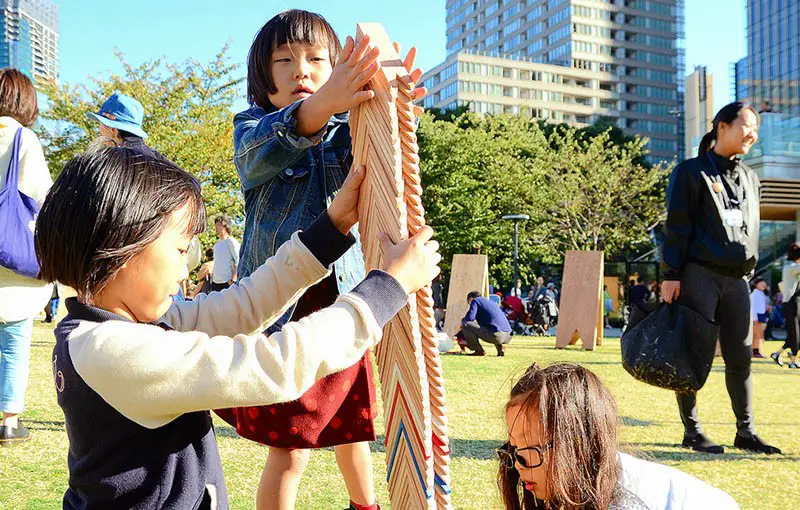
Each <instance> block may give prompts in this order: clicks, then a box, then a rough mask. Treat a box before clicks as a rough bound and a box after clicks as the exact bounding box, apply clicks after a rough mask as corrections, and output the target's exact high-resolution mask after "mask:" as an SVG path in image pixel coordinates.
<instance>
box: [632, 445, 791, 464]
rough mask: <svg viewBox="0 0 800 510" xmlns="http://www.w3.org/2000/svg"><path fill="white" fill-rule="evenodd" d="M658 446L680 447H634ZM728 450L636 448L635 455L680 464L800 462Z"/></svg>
mask: <svg viewBox="0 0 800 510" xmlns="http://www.w3.org/2000/svg"><path fill="white" fill-rule="evenodd" d="M647 445H652V446H657V447H667V448H675V447H677V446H678V445H676V444H663V443H639V444H636V445H634V446H637V447H641V446H647ZM725 446H726V448H729V450H728V451H726V452H725V453H724V454H722V455H710V454H707V453H697V452H692V451H688V450H687V451H681V452H676V451H663V450H652V449H646V448H635V449H634V453H635V455H636V457H639V458H641V459H644V460H653V461H656V462H660V461H665V460H672V461H680V462H731V461H740V460H762V461H769V462H797V461H798V460H800V457H798V456H797V455H761V454H757V453H747V452H743V451H741V450H734V451H731V450H730V448H731V447H730V446H727V445H725Z"/></svg>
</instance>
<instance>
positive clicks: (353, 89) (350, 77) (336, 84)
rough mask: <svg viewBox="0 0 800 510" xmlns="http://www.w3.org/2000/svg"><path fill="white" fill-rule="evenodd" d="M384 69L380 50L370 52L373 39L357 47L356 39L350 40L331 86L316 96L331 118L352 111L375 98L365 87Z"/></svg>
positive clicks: (341, 56) (365, 37)
mask: <svg viewBox="0 0 800 510" xmlns="http://www.w3.org/2000/svg"><path fill="white" fill-rule="evenodd" d="M379 68H380V64H378V48H370V46H369V36H368V35H365V36H364V38H363V39H362V40H361V42H360V43H358V46H355V42H354V41H353V38H352V37H350V36H347V42H346V43H345V45H344V48H342V53H341V55H339V62H338V63H337V64H336V66H335V67H334V68H333V71H332V72H331V76H330V78H328V81H327V83H325V85H323V86H322V87H320V89H319V90H318V91H317V93H316V94H315V95H318V96H320V100H324V103H323V104H325V105H326V106H327V108H328V109H329V110H330V113H331V115H334V114H337V113H342V112H346V111H348V110H350V109H351V108H353V107H354V106H356V105H359V104H361V103H363V102H364V101H367V100H369V99H372V98H373V97H374V96H375V93H374V92H373V91H371V90H364V86H366V84H367V83H369V81H370V80H371V79H372V78H373V77H374V76H375V74H376V73H377V72H378V69H379Z"/></svg>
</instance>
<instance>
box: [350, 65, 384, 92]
mask: <svg viewBox="0 0 800 510" xmlns="http://www.w3.org/2000/svg"><path fill="white" fill-rule="evenodd" d="M380 68H381V66H380V64H378V63H377V62H373V63H372V64H371V65H370V66H369V67H367V68H366V69H364V70H363V71H361V72H360V73H359V74H358V76H356V80H355V82H356V85H357V86H358V87H359V88H361V87H363V86H364V85H366V84H367V83H369V81H370V80H371V79H372V78H374V77H375V75H376V74H378V69H380Z"/></svg>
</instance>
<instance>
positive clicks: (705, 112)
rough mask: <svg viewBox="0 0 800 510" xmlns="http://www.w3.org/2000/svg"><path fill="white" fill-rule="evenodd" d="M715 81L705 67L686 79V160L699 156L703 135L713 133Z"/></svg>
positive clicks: (699, 68) (699, 67) (698, 67)
mask: <svg viewBox="0 0 800 510" xmlns="http://www.w3.org/2000/svg"><path fill="white" fill-rule="evenodd" d="M712 85H713V80H712V77H711V73H709V72H708V69H707V68H706V67H705V66H697V67H696V68H695V70H694V72H693V73H692V74H690V75H689V76H687V77H686V99H685V105H684V112H685V116H686V124H685V126H686V134H685V146H686V154H685V156H684V157H685V158H686V159H689V158H693V157H695V156H697V148H698V147H699V146H700V140H701V139H702V138H703V135H705V134H706V133H708V132H709V131H711V127H712V122H713V120H714V96H713V87H712Z"/></svg>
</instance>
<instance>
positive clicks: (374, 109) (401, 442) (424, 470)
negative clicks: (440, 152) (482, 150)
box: [350, 23, 452, 510]
mask: <svg viewBox="0 0 800 510" xmlns="http://www.w3.org/2000/svg"><path fill="white" fill-rule="evenodd" d="M367 34H368V35H369V37H370V44H371V45H372V46H373V47H378V48H379V51H380V55H379V57H378V59H379V61H380V64H381V69H380V71H379V72H378V74H377V75H376V76H375V77H374V78H373V79H372V81H370V83H369V84H368V87H369V88H370V89H371V90H373V91H374V92H375V97H374V98H373V99H371V100H369V101H367V102H365V103H362V104H361V105H359V106H357V107H356V108H354V109H353V110H352V111H351V112H350V134H351V137H352V140H353V159H354V161H353V164H354V165H364V166H366V168H367V175H366V177H365V181H364V183H363V184H362V187H361V196H360V199H359V232H360V234H361V240H362V246H363V251H364V261H365V262H366V266H367V269H368V270H371V269H374V268H376V267H379V266H380V264H381V259H382V253H381V249H380V246H379V244H378V242H377V238H376V236H377V234H378V232H384V233H386V234H388V235H389V237H390V238H391V239H392V241H394V242H398V241H400V240H402V239H405V238H407V237H409V236H410V235H414V234H415V233H416V232H418V231H419V230H420V229H421V228H422V227H423V226H424V225H425V216H424V210H423V208H422V199H421V195H422V186H421V185H420V175H419V156H418V147H417V136H416V120H415V118H414V112H413V106H414V105H413V91H414V88H415V84H414V83H412V82H411V80H410V76H409V71H408V70H407V69H405V67H404V66H403V62H402V60H401V58H400V56H399V55H398V54H397V51H396V50H395V48H394V47H393V45H392V43H391V40H390V39H389V37H388V35H387V34H386V32H385V31H384V29H383V27H382V26H381V25H380V24H378V23H359V24H358V26H357V29H356V44H358V42H360V41H361V40H362V39H363V37H364V36H365V35H367ZM375 355H376V358H377V361H378V373H379V377H380V381H381V392H382V394H383V402H384V417H385V422H386V435H385V437H386V439H385V444H386V462H387V483H388V488H389V496H390V500H391V505H392V508H399V509H402V510H422V509H440V510H441V509H448V510H449V509H450V508H452V504H451V501H450V442H449V439H448V423H447V408H446V405H445V393H444V374H443V372H442V364H441V358H440V357H439V348H438V342H437V340H436V322H435V318H434V314H433V297H432V293H431V289H430V287H427V288H425V289H422V290H421V291H419V292H418V293H417V294H416V295H412V296H409V299H408V303H407V304H406V306H405V307H404V308H403V310H401V311H400V313H399V314H398V315H397V316H396V317H395V318H394V319H392V320H391V321H390V322H389V324H387V325H386V327H385V328H384V332H383V340H382V341H381V342H380V344H378V346H377V348H376V349H375Z"/></svg>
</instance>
